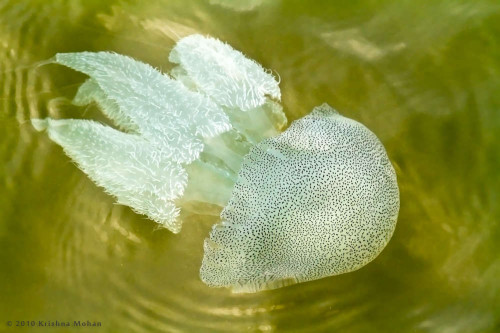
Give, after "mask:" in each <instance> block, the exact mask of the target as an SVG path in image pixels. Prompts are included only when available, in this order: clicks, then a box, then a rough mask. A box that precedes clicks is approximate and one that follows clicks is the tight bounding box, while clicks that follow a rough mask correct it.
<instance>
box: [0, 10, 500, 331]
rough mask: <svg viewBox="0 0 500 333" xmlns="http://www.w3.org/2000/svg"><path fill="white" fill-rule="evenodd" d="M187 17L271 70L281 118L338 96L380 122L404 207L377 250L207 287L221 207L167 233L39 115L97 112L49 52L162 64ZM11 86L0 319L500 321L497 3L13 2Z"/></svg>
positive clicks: (7, 28)
mask: <svg viewBox="0 0 500 333" xmlns="http://www.w3.org/2000/svg"><path fill="white" fill-rule="evenodd" d="M195 32H198V33H202V34H208V35H211V36H214V37H217V38H219V39H221V40H224V41H227V42H228V43H229V44H230V45H232V46H233V47H234V48H236V49H239V50H241V51H243V52H244V53H245V54H247V55H248V56H249V57H250V58H253V59H255V60H257V61H258V62H260V63H261V64H263V65H264V66H265V67H267V68H271V69H272V70H273V71H274V72H275V73H278V74H279V76H280V78H281V85H280V86H281V89H282V95H283V98H282V102H283V105H284V108H285V112H286V114H287V116H288V117H289V119H290V120H294V119H297V118H299V117H301V116H303V115H305V114H307V113H308V112H309V111H310V110H311V109H312V107H313V106H315V105H318V104H321V103H323V102H328V103H329V104H330V105H332V106H334V107H335V108H336V109H338V110H339V111H340V112H341V113H343V114H344V115H346V116H348V117H351V118H354V119H356V120H358V121H361V122H362V123H364V124H365V125H366V126H367V127H368V128H370V129H371V130H372V131H373V132H374V133H376V134H377V135H378V136H379V138H380V139H381V140H382V142H383V143H384V145H385V146H386V148H387V151H388V154H389V156H390V158H391V160H392V161H393V164H394V166H395V169H396V171H397V174H398V179H399V185H400V190H401V210H400V216H399V221H398V226H397V228H396V232H395V234H394V236H393V239H392V240H391V242H390V243H389V245H388V247H387V248H386V249H385V250H384V251H383V252H382V254H381V255H380V256H379V257H378V258H377V259H376V260H375V261H374V262H372V263H371V264H369V265H368V266H366V267H364V268H363V269H361V270H359V271H356V272H353V273H350V274H345V275H341V276H336V277H330V278H325V279H322V280H318V281H313V282H309V283H303V284H298V285H294V286H291V287H287V288H282V289H278V290H273V291H266V292H261V293H257V294H246V295H236V294H231V293H230V292H229V291H227V290H222V289H210V288H208V287H206V286H205V285H204V284H203V283H202V282H201V281H200V279H199V277H198V270H199V267H200V264H201V259H202V256H203V248H202V244H203V242H202V240H203V239H204V238H205V237H206V236H207V235H208V231H209V230H210V227H211V225H212V224H214V223H215V222H216V221H217V219H215V218H213V217H209V216H193V217H192V218H191V219H190V220H189V221H187V222H186V223H185V225H184V227H183V231H182V232H181V233H180V234H179V235H173V234H171V233H170V232H169V231H167V230H159V229H158V228H157V226H156V225H155V224H154V223H153V222H151V221H148V220H147V219H145V218H144V217H142V216H139V215H136V214H134V213H133V212H132V211H131V210H130V209H129V208H126V207H123V206H119V205H116V204H114V203H113V199H112V198H111V197H109V196H107V195H106V194H105V193H104V192H103V191H102V190H101V189H100V188H98V187H96V186H95V185H94V184H93V183H92V182H91V181H90V180H88V178H87V177H86V176H85V175H84V174H83V173H82V172H81V171H79V170H78V169H77V168H76V167H75V165H74V164H73V163H72V162H71V161H70V160H69V158H68V157H66V156H65V155H64V153H63V152H62V150H61V149H60V148H59V147H58V146H56V145H55V144H54V143H52V142H51V141H50V140H49V139H48V138H47V137H46V135H44V134H41V133H36V132H35V131H34V130H33V128H32V127H31V126H30V124H29V119H30V118H34V117H46V116H51V117H54V118H61V117H86V118H93V119H100V120H102V119H103V116H102V115H100V113H99V112H98V111H97V110H95V109H93V108H89V109H87V110H86V111H85V114H83V115H82V114H76V113H75V108H72V107H71V105H70V104H69V99H70V98H71V97H72V96H73V95H74V93H75V92H76V89H77V87H78V85H79V84H81V83H82V82H83V80H84V76H83V75H81V74H78V73H75V72H74V71H71V70H69V69H66V68H63V67H62V66H56V65H45V66H38V64H39V62H40V61H43V60H46V59H48V58H50V57H52V56H53V55H54V54H55V53H56V52H70V51H84V50H86V51H97V50H112V51H116V52H118V53H122V54H127V55H130V56H133V57H135V58H137V59H140V60H142V61H144V62H148V63H150V64H152V65H154V66H156V67H158V68H161V69H165V70H167V69H169V68H170V67H171V65H170V64H169V63H168V61H167V55H168V53H169V50H170V49H171V48H172V46H173V45H174V43H175V41H176V40H177V39H178V37H179V36H185V35H187V34H190V33H195ZM0 89H1V90H0V93H1V97H0V158H1V161H2V163H1V164H0V331H1V332H3V331H5V332H25V331H27V332H28V331H33V332H45V331H47V332H49V331H50V332H72V331H77V330H79V331H81V332H87V331H88V332H98V331H99V332H338V331H341V332H446V333H448V332H498V331H500V257H499V253H500V224H499V223H500V205H499V202H500V199H499V194H500V177H499V171H500V142H499V139H498V135H499V133H500V3H499V2H498V1H494V0H492V1H481V0H479V1H465V0H463V1H462V0H447V1H431V0H428V1H373V0H361V1H351V2H347V1H346V2H343V1H326V0H325V1H298V0H292V1H288V0H281V1H280V0H246V1H242V0H235V1H229V0H225V1H224V0H212V1H208V0H207V1H194V0H190V1H186V0H183V1H180V0H179V1H169V0H165V1H155V0H153V1H84V0H80V1H73V0H71V1H42V0H38V1H35V0H32V1H19V0H17V1H14V0H10V1H9V0H4V1H0ZM22 320H24V321H32V320H33V321H35V324H36V325H38V324H39V321H44V322H47V321H56V320H57V321H58V322H66V321H69V322H71V324H73V322H74V321H75V320H79V321H87V320H89V321H91V322H100V323H101V325H102V326H101V327H100V328H79V329H77V328H74V327H72V328H55V327H45V328H44V327H32V328H27V327H26V326H25V327H16V324H17V322H16V321H22ZM8 321H12V323H13V326H12V327H8V325H7V322H8ZM25 325H26V323H25Z"/></svg>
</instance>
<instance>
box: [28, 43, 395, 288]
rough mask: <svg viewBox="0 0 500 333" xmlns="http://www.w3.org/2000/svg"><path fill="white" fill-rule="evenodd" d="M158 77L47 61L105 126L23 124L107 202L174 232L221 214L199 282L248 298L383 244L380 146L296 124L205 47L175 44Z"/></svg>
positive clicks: (65, 57)
mask: <svg viewBox="0 0 500 333" xmlns="http://www.w3.org/2000/svg"><path fill="white" fill-rule="evenodd" d="M169 60H170V62H172V63H173V64H175V67H174V68H173V69H172V70H171V71H170V73H162V72H160V71H159V70H157V69H155V68H153V67H152V66H150V65H147V64H145V63H142V62H139V61H137V60H134V59H132V58H130V57H127V56H123V55H119V54H116V53H110V52H80V53H62V54H56V56H55V57H54V58H53V59H52V62H54V63H56V64H60V65H64V66H67V67H69V68H72V69H74V70H77V71H80V72H82V73H85V74H86V75H88V76H89V79H87V81H85V82H84V83H83V84H82V85H81V86H80V88H79V89H78V91H77V93H76V95H75V97H74V99H73V103H74V104H75V105H78V106H84V105H87V104H90V103H95V104H96V105H97V106H99V108H100V109H101V110H102V112H103V113H104V114H105V115H106V116H107V117H108V118H109V119H110V120H111V121H112V122H113V124H114V127H112V126H107V125H103V124H101V123H98V122H96V121H92V120H84V119H51V118H45V119H32V124H33V126H34V127H35V129H37V130H39V131H42V130H45V131H47V133H48V136H49V137H50V139H52V140H53V141H54V142H56V143H57V144H59V145H60V146H62V148H63V149H64V151H65V153H66V154H67V155H68V156H69V157H70V158H71V159H73V160H74V161H75V162H76V164H77V165H78V166H79V168H80V169H81V170H82V171H83V172H84V173H85V174H87V175H88V176H89V177H90V179H92V180H93V181H94V182H95V183H96V184H97V185H99V186H100V187H102V188H103V189H104V190H105V191H106V192H107V193H109V194H110V195H112V196H114V197H115V198H116V201H117V202H118V203H119V204H122V205H126V206H129V207H131V208H132V209H133V210H134V211H135V212H137V213H139V214H143V215H146V216H147V217H149V218H150V219H151V220H153V221H155V222H157V223H159V224H160V225H161V226H164V227H165V228H167V229H169V230H170V231H172V232H173V233H178V232H180V230H181V227H182V221H183V219H182V216H181V214H182V213H183V212H185V211H188V212H189V211H190V212H195V213H199V214H209V213H211V212H214V211H215V212H217V213H220V222H219V223H217V224H215V225H214V226H213V228H212V230H211V232H210V235H209V237H207V238H206V240H205V242H204V244H203V247H204V256H203V260H202V264H201V269H200V277H201V280H202V281H203V282H204V283H206V284H207V285H208V286H211V287H227V288H230V289H231V290H232V291H233V292H257V291H261V290H266V289H274V288H279V287H283V286H286V285H290V284H293V283H299V282H305V281H310V280H316V279H320V278H323V277H327V276H332V275H338V274H342V273H347V272H350V271H354V270H356V269H359V268H361V267H363V266H364V265H366V264H367V263H369V262H370V261H372V260H373V259H374V258H375V257H377V256H378V254H379V253H380V252H381V251H382V249H383V248H384V247H385V246H386V244H387V243H388V242H389V240H390V238H391V236H392V234H393V232H394V229H395V226H396V221H397V215H398V210H399V190H398V185H397V179H396V174H395V172H394V169H393V167H392V165H391V163H390V160H389V158H388V156H387V153H386V151H385V148H384V146H383V145H382V143H381V142H380V141H379V140H378V139H377V137H376V136H375V134H373V133H372V132H371V131H370V130H369V129H367V128H366V127H365V126H364V125H362V124H361V123H359V122H357V121H355V120H352V119H349V118H347V117H344V116H342V115H341V114H339V113H338V112H337V111H336V110H334V109H333V108H332V107H330V106H329V105H328V104H322V105H320V106H318V107H315V108H314V109H313V110H312V112H311V113H310V114H309V115H307V116H305V117H303V118H301V119H298V120H296V121H294V122H293V123H292V124H291V125H290V126H289V127H288V128H287V129H286V130H284V129H285V127H286V125H287V118H286V116H285V113H284V112H283V108H282V106H281V104H280V103H279V101H280V98H281V94H280V89H279V82H278V81H277V80H276V78H275V77H274V76H273V75H272V73H271V72H270V71H267V70H265V69H264V68H263V67H262V66H261V65H260V64H258V63H257V62H255V61H253V60H251V59H248V58H247V57H245V56H244V55H243V54H242V53H241V52H239V51H237V50H234V49H233V48H232V47H231V46H229V45H228V44H226V43H223V42H221V41H219V40H217V39H215V38H211V37H205V36H201V35H191V36H187V37H184V38H182V39H180V40H179V41H178V42H177V44H176V45H175V46H174V48H173V49H172V51H171V52H170V55H169Z"/></svg>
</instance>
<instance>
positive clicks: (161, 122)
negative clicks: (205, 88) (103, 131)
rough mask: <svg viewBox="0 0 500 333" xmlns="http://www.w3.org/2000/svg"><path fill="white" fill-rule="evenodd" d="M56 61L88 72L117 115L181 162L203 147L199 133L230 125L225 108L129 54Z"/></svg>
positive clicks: (63, 56) (203, 134)
mask: <svg viewBox="0 0 500 333" xmlns="http://www.w3.org/2000/svg"><path fill="white" fill-rule="evenodd" d="M55 61H56V62H57V63H58V64H61V65H65V66H67V67H70V68H73V69H75V70H77V71H80V72H82V73H85V74H87V75H89V76H90V77H91V78H92V79H93V80H94V81H95V82H96V83H97V84H98V86H99V87H100V89H101V90H102V91H103V92H104V93H105V94H106V96H107V98H108V99H110V100H112V101H114V102H115V103H116V104H117V105H118V107H119V109H120V114H121V115H126V116H127V117H128V118H129V119H130V120H131V122H133V123H135V124H136V125H137V126H138V128H139V132H140V133H141V134H142V135H143V136H144V137H145V138H147V139H148V140H149V141H150V142H152V143H156V144H157V145H158V146H159V149H162V150H164V151H165V152H166V153H167V154H169V156H170V157H171V158H172V159H173V160H176V161H178V162H180V163H189V162H192V161H193V160H195V159H196V158H197V157H198V156H199V153H200V152H201V151H202V150H203V144H202V141H201V139H200V136H201V137H213V136H216V135H218V134H220V133H222V132H225V131H227V130H229V129H230V128H231V124H230V123H229V120H228V118H227V116H226V114H225V113H224V111H223V110H222V109H221V108H220V107H219V106H217V105H216V104H215V103H214V102H213V101H211V100H210V99H209V98H207V97H205V96H203V95H201V94H198V93H195V92H192V91H190V90H188V89H187V88H186V87H185V86H184V85H183V84H181V83H180V82H177V81H176V80H173V79H171V78H170V77H169V76H167V75H166V74H162V73H161V72H159V71H157V70H156V69H154V68H153V67H151V66H150V65H147V64H145V63H141V62H139V61H136V60H133V59H131V58H129V57H127V56H123V55H119V54H115V53H110V52H96V53H94V52H80V53H58V54H57V55H56V57H55ZM108 113H111V112H108ZM114 114H116V113H114Z"/></svg>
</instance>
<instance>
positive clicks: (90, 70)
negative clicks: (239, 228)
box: [33, 36, 286, 232]
mask: <svg viewBox="0 0 500 333" xmlns="http://www.w3.org/2000/svg"><path fill="white" fill-rule="evenodd" d="M194 40H197V41H198V42H199V45H198V46H199V47H198V48H196V49H195V50H191V49H190V48H189V47H186V46H189V44H190V43H192V42H193V41H194ZM179 43H180V44H183V45H181V46H180V47H178V48H174V50H173V51H172V54H171V59H176V57H177V58H178V59H181V60H182V61H181V62H182V64H187V65H186V66H184V67H183V65H182V64H180V65H179V66H177V67H176V68H174V70H173V71H172V75H173V76H174V77H175V79H173V78H172V77H170V76H169V75H167V74H164V73H161V72H159V71H158V70H156V69H155V68H153V67H151V66H150V65H147V64H144V63H142V62H139V61H136V60H134V59H132V58H129V57H127V56H123V55H119V54H116V53H111V52H96V53H94V52H80V53H60V54H57V55H56V56H55V58H54V60H53V62H55V63H57V64H61V65H65V66H67V67H70V68H72V69H74V70H77V71H80V72H82V73H85V74H87V75H89V76H90V78H89V79H88V80H87V81H86V82H85V83H84V84H82V86H81V87H80V88H79V90H78V92H77V94H76V96H75V98H74V100H73V103H74V104H75V105H77V106H84V105H87V104H89V103H93V102H95V103H96V104H97V105H98V106H99V108H100V109H101V110H102V111H103V113H104V114H105V115H106V116H107V117H108V118H109V119H111V120H112V121H113V123H114V124H115V125H116V126H117V127H118V128H119V129H120V130H121V131H118V130H114V129H112V128H109V127H106V126H103V125H100V124H98V123H93V122H91V121H82V120H60V121H59V120H52V119H45V120H40V119H38V120H37V119H33V125H34V126H35V128H37V129H39V130H42V129H47V130H48V132H49V136H50V138H51V139H52V140H54V141H55V142H57V143H58V144H60V145H61V146H62V147H63V148H64V149H65V151H66V153H67V155H69V156H70V157H71V158H72V159H73V160H75V161H76V162H77V164H78V165H79V166H80V168H81V169H82V170H83V171H84V172H85V173H87V174H88V175H89V176H90V178H91V179H92V180H94V182H96V183H97V184H98V185H100V186H102V187H104V188H105V190H106V191H107V192H108V193H110V194H112V195H114V196H116V198H117V201H118V202H119V203H122V204H125V205H128V206H130V207H131V208H132V209H134V210H135V211H136V212H139V213H142V214H146V215H147V216H148V217H150V218H151V219H153V220H155V221H157V222H159V223H161V224H163V225H164V226H166V227H167V228H169V229H170V230H172V231H174V232H178V231H179V230H180V224H181V222H180V221H179V219H178V216H179V211H180V209H181V208H182V209H185V210H191V211H195V212H210V213H212V212H214V211H216V210H217V209H218V210H219V211H220V210H221V209H222V208H223V207H224V206H225V205H226V203H227V201H228V200H229V198H230V196H231V192H232V188H233V185H234V182H235V180H236V175H237V173H238V171H239V169H240V166H241V163H242V161H243V156H245V155H246V154H247V153H248V151H249V150H250V147H251V146H252V145H254V144H256V143H258V142H260V141H261V140H263V139H265V138H267V137H270V136H273V135H277V134H278V133H279V130H280V129H281V128H282V127H283V126H284V125H285V124H286V117H285V116H284V113H283V111H282V109H281V105H279V104H278V103H277V102H275V101H273V100H271V98H279V88H278V86H277V82H276V80H275V79H274V78H273V77H272V76H271V75H270V74H268V72H266V71H264V70H263V69H262V67H261V66H260V65H259V64H257V63H255V62H254V61H252V60H250V59H247V58H245V57H244V56H243V55H242V54H241V53H239V52H237V51H235V50H233V49H232V48H231V47H230V46H228V45H226V44H223V43H222V42H220V41H217V40H215V39H212V38H206V37H201V36H197V37H186V38H185V39H181V40H180V41H179ZM200 50H206V51H209V52H210V53H207V54H206V56H205V55H204V54H203V53H200ZM192 57H199V59H198V64H196V66H201V67H202V70H203V71H204V73H206V74H209V72H211V71H215V72H218V73H219V74H217V75H212V74H210V75H212V76H211V79H213V80H215V81H214V83H216V84H215V85H214V86H213V87H212V88H213V89H211V90H210V91H206V90H204V89H201V88H203V87H205V86H204V85H202V84H201V83H200V82H202V83H206V81H199V79H200V77H199V75H197V74H196V73H195V74H193V70H196V68H195V67H196V66H195V67H192V66H190V65H189V64H192V63H191V62H189V61H191V60H195V59H194V58H192ZM183 59H189V61H188V62H187V63H186V62H184V60H183ZM226 62H227V63H229V64H232V65H230V66H233V67H231V68H229V67H228V66H226ZM210 65H214V66H215V67H213V68H207V66H210ZM234 66H236V67H234ZM238 66H241V69H238ZM207 71H208V72H207ZM198 74H199V73H198ZM259 80H260V81H259ZM233 85H234V86H235V87H232V86H233ZM258 85H260V86H258ZM200 87H201V88H200ZM233 88H234V89H233ZM235 93H240V94H241V96H236V97H235V95H234V94H235ZM241 98H243V100H241ZM247 99H249V100H250V103H249V100H247ZM221 103H222V104H221ZM231 103H233V104H231ZM234 103H236V104H234ZM245 103H246V104H245ZM239 108H241V109H239ZM93 140H94V141H96V140H97V141H98V142H99V144H100V146H99V149H97V150H95V151H93V150H92V149H90V147H92V145H93V144H95V142H93ZM107 141H109V145H110V147H106V142H107ZM84 143H85V144H88V145H85V144H84ZM106 151H108V152H109V153H110V154H114V155H116V159H117V161H121V163H123V165H126V166H127V167H123V166H120V165H119V164H118V163H115V164H110V163H111V162H110V161H106V160H105V156H106V154H105V152H106ZM114 159H115V158H114V157H113V158H111V161H112V160H114ZM157 162H161V163H163V164H162V167H163V168H162V170H161V172H163V174H162V175H159V174H158V172H159V171H158V170H157V169H155V165H149V164H151V163H157ZM114 168H122V170H121V171H119V172H116V173H115V174H113V173H112V172H111V173H110V172H105V171H103V170H104V169H107V170H113V169H114ZM146 175H149V178H148V177H146ZM181 176H182V177H181ZM127 178H129V179H133V181H129V182H127V181H126V179H127ZM181 180H182V181H181ZM162 183H165V184H166V185H161V184H162ZM165 186H166V187H165ZM144 189H148V191H149V192H147V193H146V192H144V193H143V192H142V191H143V190H144ZM167 189H170V190H173V189H176V190H177V192H176V195H170V194H169V195H167V194H168V193H170V192H168V191H167V192H168V193H165V191H166V190H167ZM198 204H199V205H198ZM155 207H162V208H159V210H158V211H155ZM200 207H201V208H200Z"/></svg>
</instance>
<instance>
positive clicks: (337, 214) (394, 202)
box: [200, 104, 399, 292]
mask: <svg viewBox="0 0 500 333" xmlns="http://www.w3.org/2000/svg"><path fill="white" fill-rule="evenodd" d="M398 210H399V191H398V186H397V181H396V175H395V172H394V169H393V167H392V165H391V163H390V161H389V159H388V157H387V154H386V152H385V149H384V147H383V146H382V144H381V143H380V141H379V140H378V139H377V137H376V136H375V135H374V134H373V133H372V132H371V131H370V130H368V129H367V128H366V127H365V126H363V125H362V124H360V123H358V122H356V121H354V120H352V119H349V118H346V117H343V116H341V115H340V114H339V113H338V112H336V111H335V110H333V109H332V108H331V107H329V106H328V105H326V104H324V105H322V106H319V107H316V108H315V109H314V110H313V111H312V112H311V113H310V114H309V115H307V116H305V117H304V118H302V119H300V120H297V121H295V122H294V123H293V124H292V125H291V126H290V128H288V129H287V130H286V131H285V132H283V133H282V134H281V135H279V136H276V137H273V138H269V139H266V140H264V141H262V142H261V143H259V144H257V145H256V146H254V147H253V148H252V149H251V150H250V153H249V154H248V155H246V156H245V159H244V161H243V164H242V167H241V170H240V172H239V174H238V180H237V181H236V184H235V186H234V190H233V194H232V196H231V199H230V200H229V203H228V204H227V206H226V207H225V208H224V210H223V211H222V214H221V219H222V222H221V223H219V224H217V225H215V226H214V227H213V229H212V231H211V233H210V237H209V238H208V239H207V240H206V241H205V244H204V249H205V254H204V258H203V263H202V267H201V270H200V276H201V278H202V280H203V281H204V282H205V283H206V284H208V285H210V286H215V287H229V288H231V289H232V290H233V291H234V292H256V291H260V290H265V289H274V288H278V287H282V286H285V285H289V284H293V283H298V282H303V281H309V280H315V279H320V278H323V277H326V276H331V275H338V274H342V273H346V272H350V271H353V270H356V269H358V268H361V267H362V266H364V265H366V264H367V263H368V262H370V261H372V260H373V259H374V258H375V257H376V256H377V255H378V254H379V253H380V252H381V251H382V249H383V248H384V247H385V245H386V244H387V242H388V241H389V239H390V238H391V236H392V233H393V231H394V228H395V225H396V220H397V215H398Z"/></svg>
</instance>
